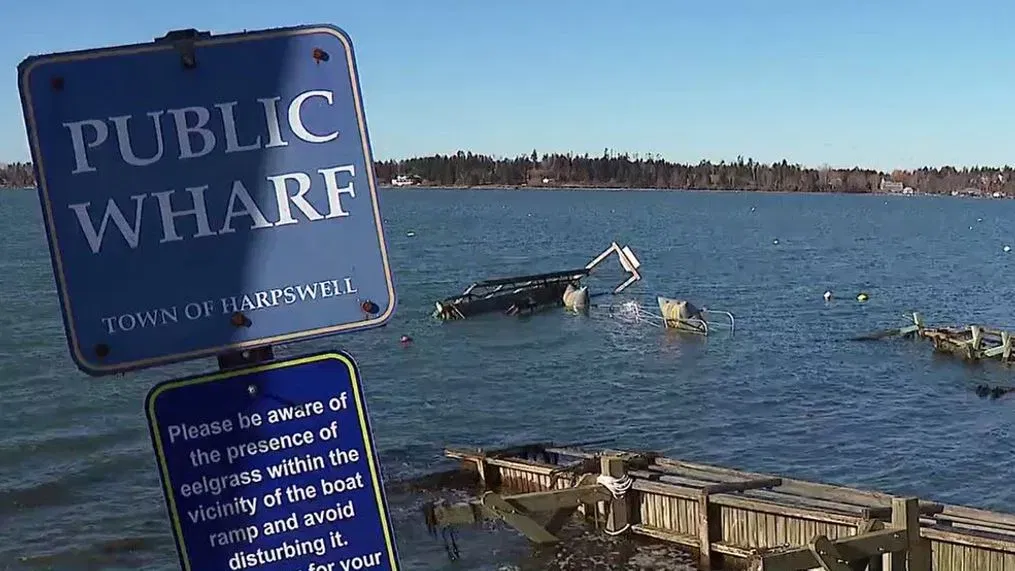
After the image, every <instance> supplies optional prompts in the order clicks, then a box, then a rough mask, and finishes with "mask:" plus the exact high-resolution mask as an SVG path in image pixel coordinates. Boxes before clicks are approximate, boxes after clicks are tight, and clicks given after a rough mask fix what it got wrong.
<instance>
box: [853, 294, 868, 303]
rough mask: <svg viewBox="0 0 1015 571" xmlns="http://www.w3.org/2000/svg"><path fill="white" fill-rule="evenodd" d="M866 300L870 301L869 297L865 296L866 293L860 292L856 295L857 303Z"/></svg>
mask: <svg viewBox="0 0 1015 571" xmlns="http://www.w3.org/2000/svg"><path fill="white" fill-rule="evenodd" d="M868 299H870V296H869V295H867V294H866V293H864V292H860V293H859V294H857V296H856V300H857V301H859V302H860V303H863V302H865V301H867V300H868Z"/></svg>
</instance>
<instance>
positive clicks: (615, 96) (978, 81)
mask: <svg viewBox="0 0 1015 571" xmlns="http://www.w3.org/2000/svg"><path fill="white" fill-rule="evenodd" d="M241 7H242V8H241ZM1013 16H1015V3H1011V2H1000V1H998V2H993V1H986V0H983V1H978V0H969V1H966V2H950V3H945V2H941V1H938V0H928V1H925V2H920V3H918V2H910V1H905V0H893V1H884V0H882V1H876V0H851V1H846V2H830V1H820V2H818V1H813V0H810V1H807V0H770V1H767V2H762V1H761V0H741V1H732V0H731V1H721V0H712V1H707V2H706V1H704V0H701V1H699V2H684V1H679V0H669V1H665V0H640V1H638V2H622V1H620V0H615V1H612V2H606V1H602V0H599V1H597V0H584V1H582V0H516V1H514V2H495V1H483V0H404V1H393V0H392V1H389V0H369V1H364V2H347V1H342V0H325V1H320V0H318V1H315V2H311V1H306V0H286V1H284V2H283V1H280V0H242V1H241V0H231V1H225V0H175V1H172V2H168V1H163V2H158V1H154V2H140V1H138V0H95V1H92V2H82V1H80V0H46V1H45V2H32V1H22V0H10V1H8V2H6V3H5V6H4V8H3V24H4V26H3V28H2V30H0V32H2V33H0V67H3V68H5V69H7V70H8V71H7V74H8V75H7V77H8V81H7V82H6V83H5V84H4V87H3V88H2V89H0V161H13V160H28V158H29V154H28V149H27V144H26V143H25V131H24V123H23V120H22V115H21V107H20V101H19V99H18V94H17V78H16V67H17V64H18V62H19V61H21V60H22V59H23V58H24V57H25V56H26V55H28V54H38V53H46V52H53V51H63V50H69V49H81V48H89V47H99V46H105V45H114V44H120V43H133V42H139V41H149V40H151V39H152V38H154V37H155V36H160V35H163V34H164V33H165V32H166V31H167V30H170V29H177V28H187V27H195V28H199V29H206V30H210V31H212V32H217V33H224V32H233V31H239V30H242V29H258V28H266V27H277V26H284V25H292V24H309V23H332V24H336V25H338V26H340V27H342V28H344V29H345V30H346V31H347V32H348V33H349V34H350V35H351V36H352V39H353V42H354V44H355V46H356V51H357V57H358V64H359V68H360V80H361V82H362V86H363V94H364V99H365V106H366V110H367V118H368V124H369V126H370V131H371V139H372V142H373V147H374V153H375V155H376V156H377V157H378V158H382V159H383V158H393V157H405V156H412V155H421V154H432V153H435V152H441V153H448V152H454V151H456V150H458V149H465V150H472V151H475V152H481V153H487V154H496V155H509V156H513V155H516V154H522V153H527V152H531V150H532V149H533V148H535V149H537V150H539V151H540V152H544V151H547V152H548V151H576V152H580V153H581V152H589V153H596V154H598V153H601V152H602V150H603V148H604V147H609V148H611V149H616V150H619V151H628V152H632V153H635V152H637V153H642V154H644V153H659V154H662V155H663V156H664V157H666V158H667V159H669V160H674V161H681V162H697V161H699V160H702V159H712V160H720V159H733V158H735V157H736V156H737V155H743V156H744V157H754V158H755V159H757V160H761V161H766V162H767V161H775V160H781V159H783V158H786V159H787V160H789V161H791V162H799V163H803V164H807V165H814V166H817V165H821V164H828V165H831V166H851V165H854V164H859V165H863V166H869V167H875V168H881V169H891V168H895V167H903V168H909V167H915V166H920V165H924V164H929V165H943V164H960V165H976V164H982V165H1003V164H1006V163H1012V164H1015V152H1013V151H1015V143H1013V142H1012V141H1013V136H1015V72H1013V64H1015V34H1013V33H1012V24H1011V22H1013V19H1012V17H1013Z"/></svg>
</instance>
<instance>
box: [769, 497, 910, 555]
mask: <svg viewBox="0 0 1015 571" xmlns="http://www.w3.org/2000/svg"><path fill="white" fill-rule="evenodd" d="M884 527H885V525H884V523H882V522H881V521H878V520H871V521H869V522H866V525H865V526H864V527H863V528H861V529H860V530H858V531H859V533H857V535H853V536H849V537H842V538H839V539H835V540H830V539H828V538H827V537H825V536H824V535H817V536H815V537H814V538H813V539H812V540H811V541H810V543H809V544H807V545H803V546H799V547H791V548H784V549H780V550H778V551H766V552H757V553H755V554H754V555H752V557H751V560H750V564H749V568H750V570H751V571H803V570H806V569H823V570H825V571H863V570H864V569H867V570H869V571H881V569H882V558H883V556H884V555H887V554H890V555H891V567H890V569H891V571H904V570H909V571H930V547H929V545H928V544H927V541H926V540H925V539H923V538H922V537H921V536H920V507H919V501H918V500H917V499H916V498H893V499H892V523H891V527H890V528H888V529H883V528H884Z"/></svg>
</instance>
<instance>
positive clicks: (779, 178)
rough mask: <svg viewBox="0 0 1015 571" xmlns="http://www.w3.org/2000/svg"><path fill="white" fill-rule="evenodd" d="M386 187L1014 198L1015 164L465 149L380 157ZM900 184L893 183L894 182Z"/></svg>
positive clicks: (380, 174)
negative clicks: (683, 158)
mask: <svg viewBox="0 0 1015 571" xmlns="http://www.w3.org/2000/svg"><path fill="white" fill-rule="evenodd" d="M375 169H376V173H377V177H378V179H379V180H380V181H381V183H382V184H384V183H388V182H389V181H390V180H391V179H394V178H395V177H397V176H404V177H408V178H409V179H410V180H414V181H416V182H418V183H419V184H422V185H427V186H452V187H468V186H558V187H559V186H578V187H612V188H669V189H696V190H755V191H790V192H793V191H796V192H850V193H870V192H879V191H882V190H885V191H896V192H901V191H903V190H905V189H906V188H911V189H913V190H914V191H915V192H919V193H930V194H948V193H951V192H953V191H956V192H960V193H969V194H990V193H994V192H1001V193H1004V194H1009V195H1015V168H1012V167H1009V166H1005V167H1002V168H993V167H961V168H956V167H951V166H945V167H937V168H932V167H923V168H920V169H916V170H894V171H892V172H881V171H878V170H873V169H864V168H859V167H853V168H849V169H844V168H830V167H818V168H811V167H804V166H801V165H799V164H791V163H789V162H788V161H786V160H783V161H781V162H777V163H771V164H767V163H760V162H757V161H755V160H753V159H750V158H748V159H745V158H744V157H737V158H736V160H734V161H730V162H727V161H720V162H718V163H713V162H710V161H701V162H700V163H698V164H680V163H672V162H669V161H666V160H663V158H662V157H661V156H659V155H654V156H653V155H646V156H641V155H637V154H633V155H632V154H628V153H616V152H613V151H611V150H610V149H605V150H604V151H603V154H602V155H601V156H590V155H588V154H584V155H576V154H574V153H567V154H561V153H553V154H543V155H539V154H538V153H537V152H536V151H535V150H533V151H532V153H531V154H529V155H524V156H518V157H514V158H494V157H491V156H487V155H477V154H473V153H470V152H464V151H459V152H458V153H457V154H454V155H433V156H429V157H416V158H411V159H404V160H391V161H382V162H378V163H376V165H375ZM893 183H894V184H893Z"/></svg>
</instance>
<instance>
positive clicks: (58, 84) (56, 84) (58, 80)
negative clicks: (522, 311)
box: [49, 75, 63, 91]
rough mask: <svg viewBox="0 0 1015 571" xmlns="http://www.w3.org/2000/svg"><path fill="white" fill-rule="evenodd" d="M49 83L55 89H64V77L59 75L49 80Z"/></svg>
mask: <svg viewBox="0 0 1015 571" xmlns="http://www.w3.org/2000/svg"><path fill="white" fill-rule="evenodd" d="M49 85H50V86H51V87H52V88H53V90H54V91H61V90H63V78H62V77H60V76H59V75H58V76H56V77H54V78H53V79H50V80H49Z"/></svg>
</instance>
